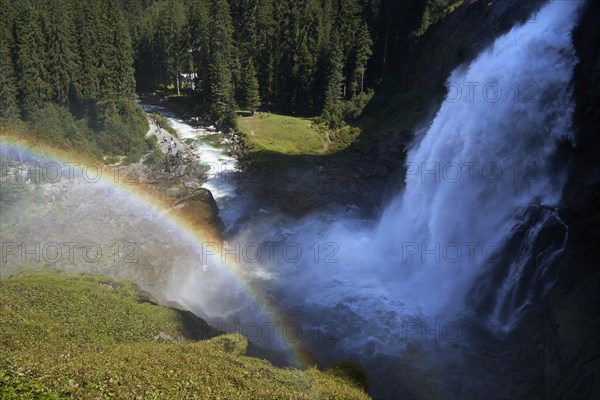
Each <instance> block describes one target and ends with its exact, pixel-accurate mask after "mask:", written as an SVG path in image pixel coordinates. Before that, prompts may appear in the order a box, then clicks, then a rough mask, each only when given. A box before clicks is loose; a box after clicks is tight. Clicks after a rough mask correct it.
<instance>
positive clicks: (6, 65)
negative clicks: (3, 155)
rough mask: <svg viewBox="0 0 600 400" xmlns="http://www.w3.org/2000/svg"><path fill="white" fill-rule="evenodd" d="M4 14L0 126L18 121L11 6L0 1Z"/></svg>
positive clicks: (0, 34) (0, 38)
mask: <svg viewBox="0 0 600 400" xmlns="http://www.w3.org/2000/svg"><path fill="white" fill-rule="evenodd" d="M0 7H2V9H3V10H4V14H3V16H2V17H0V124H1V123H3V122H9V121H13V120H16V119H18V117H19V107H18V104H17V83H16V79H15V78H16V77H15V69H14V65H13V62H12V51H13V46H14V43H13V40H12V39H13V37H12V28H13V26H12V18H13V15H14V13H13V9H12V5H11V4H9V3H8V1H6V0H2V1H0Z"/></svg>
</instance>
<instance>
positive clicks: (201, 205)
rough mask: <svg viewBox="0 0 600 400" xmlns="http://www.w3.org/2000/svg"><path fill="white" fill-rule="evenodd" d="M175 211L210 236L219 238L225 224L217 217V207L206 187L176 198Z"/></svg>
mask: <svg viewBox="0 0 600 400" xmlns="http://www.w3.org/2000/svg"><path fill="white" fill-rule="evenodd" d="M174 208H175V213H176V214H177V215H178V216H181V217H183V218H184V219H185V220H186V221H188V222H190V223H191V224H192V225H193V226H194V227H195V228H197V229H198V230H200V231H202V232H204V233H205V234H207V235H208V236H210V237H211V238H215V239H220V238H221V237H222V236H223V232H224V230H225V225H224V224H223V221H222V220H221V218H220V217H219V207H218V206H217V202H216V201H215V199H214V197H213V195H212V193H211V192H210V190H208V189H204V188H200V189H197V190H194V191H193V192H192V193H191V194H190V195H189V196H186V197H184V198H183V199H181V200H178V201H177V202H176V203H175V205H174Z"/></svg>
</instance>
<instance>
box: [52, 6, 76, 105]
mask: <svg viewBox="0 0 600 400" xmlns="http://www.w3.org/2000/svg"><path fill="white" fill-rule="evenodd" d="M45 5H46V7H47V9H46V10H47V11H46V13H45V15H46V16H47V18H45V21H44V31H45V32H44V33H45V37H46V46H47V47H46V52H47V54H48V76H49V77H50V82H49V83H50V85H51V86H52V91H53V95H52V98H53V100H54V101H55V102H57V103H59V104H67V103H68V102H69V101H70V100H71V99H74V98H76V97H79V96H76V93H75V92H76V90H77V85H76V83H75V81H76V79H77V77H78V76H79V75H80V74H81V68H80V65H79V60H78V54H77V43H76V35H75V25H74V23H73V20H72V18H71V13H70V10H69V9H68V7H67V4H66V2H65V0H50V1H49V2H47V3H45Z"/></svg>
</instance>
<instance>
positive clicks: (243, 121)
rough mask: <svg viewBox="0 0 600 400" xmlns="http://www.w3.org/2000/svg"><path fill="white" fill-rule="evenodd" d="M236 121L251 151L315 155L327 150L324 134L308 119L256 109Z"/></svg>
mask: <svg viewBox="0 0 600 400" xmlns="http://www.w3.org/2000/svg"><path fill="white" fill-rule="evenodd" d="M238 121H239V127H240V130H241V132H242V133H244V135H245V138H246V139H245V140H246V145H247V146H248V149H249V150H250V151H251V152H254V153H258V152H261V151H267V152H273V153H282V154H292V155H295V154H310V155H317V154H324V153H325V152H326V151H327V137H326V136H325V135H324V134H323V132H321V131H320V130H319V129H317V128H316V127H315V126H313V123H312V121H311V120H310V119H307V118H299V117H290V116H286V115H279V114H271V113H258V114H256V115H255V116H253V117H241V118H239V120H238Z"/></svg>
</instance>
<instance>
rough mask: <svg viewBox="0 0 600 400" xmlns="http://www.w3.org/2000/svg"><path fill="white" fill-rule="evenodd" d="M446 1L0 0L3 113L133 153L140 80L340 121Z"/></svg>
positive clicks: (356, 109) (140, 124)
mask: <svg viewBox="0 0 600 400" xmlns="http://www.w3.org/2000/svg"><path fill="white" fill-rule="evenodd" d="M452 3H455V2H453V1H451V0H425V1H417V0H86V1H80V0H0V6H1V7H2V10H3V13H2V16H1V17H0V18H1V20H0V107H1V108H0V122H2V121H4V122H6V121H26V122H27V123H28V124H30V125H32V126H38V128H39V129H40V130H45V131H46V132H45V133H44V134H45V135H49V136H52V135H55V136H57V140H64V141H66V142H68V143H78V142H80V143H83V144H85V145H88V146H92V147H94V148H96V149H98V151H100V152H104V153H111V152H112V153H115V154H132V155H133V154H136V153H140V152H141V151H142V150H144V145H145V144H144V141H143V135H142V134H141V133H142V132H143V131H144V130H145V122H144V120H143V114H142V113H141V111H140V110H139V107H137V106H135V105H134V103H133V102H132V100H133V99H134V98H135V97H136V90H137V92H145V91H153V90H157V89H161V88H162V89H164V88H166V87H170V88H172V89H173V90H174V91H177V92H179V93H181V94H185V95H186V96H189V97H190V98H192V99H193V101H194V102H195V103H196V104H198V105H199V106H201V108H202V107H203V109H204V110H206V113H207V114H210V115H211V116H212V117H214V118H216V119H219V120H221V121H223V122H226V123H229V124H233V123H234V121H235V111H236V110H240V109H241V110H249V111H254V110H256V109H258V108H264V109H268V110H274V111H279V112H283V113H288V114H301V115H309V116H321V117H322V119H323V121H325V122H328V123H330V124H331V125H338V124H340V123H342V122H343V121H345V120H352V119H356V118H358V117H359V116H360V113H361V111H362V109H363V108H364V106H365V104H366V103H367V102H368V101H369V99H370V97H371V96H372V93H373V90H374V89H376V88H377V85H378V84H379V82H380V81H381V78H382V76H383V75H384V74H386V73H387V71H389V70H391V69H392V68H391V67H390V66H394V65H397V64H398V62H399V61H401V59H402V50H403V48H404V47H406V46H410V44H411V42H412V41H414V40H415V38H418V37H419V35H422V34H423V33H424V32H425V31H426V29H427V27H428V26H429V25H430V24H431V23H433V22H435V18H436V16H438V15H440V14H441V11H443V10H444V9H445V8H446V7H448V6H449V5H452ZM182 74H186V77H187V78H188V79H187V80H186V79H184V76H183V75H182ZM184 81H185V83H186V84H187V85H184V84H183V83H184ZM190 82H191V83H192V85H193V90H192V88H190ZM184 86H186V89H185V90H183V87H184ZM61 118H66V121H67V123H65V124H64V125H66V126H67V128H68V129H63V132H62V133H61V132H58V131H59V130H58V129H54V128H56V127H53V124H54V125H56V124H58V120H59V119H61Z"/></svg>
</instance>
